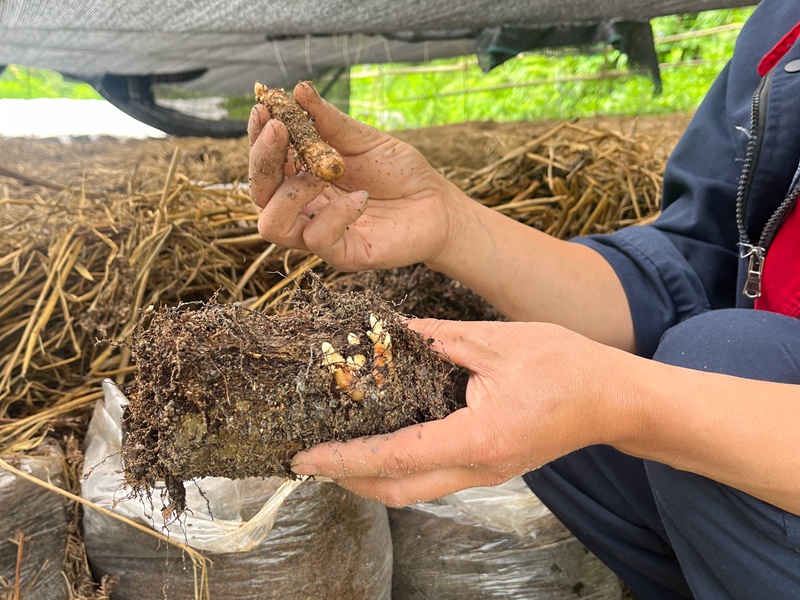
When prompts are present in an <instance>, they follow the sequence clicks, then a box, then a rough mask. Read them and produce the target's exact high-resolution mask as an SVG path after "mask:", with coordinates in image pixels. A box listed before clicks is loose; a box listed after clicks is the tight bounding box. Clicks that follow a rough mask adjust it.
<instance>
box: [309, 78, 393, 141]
mask: <svg viewBox="0 0 800 600" xmlns="http://www.w3.org/2000/svg"><path fill="white" fill-rule="evenodd" d="M294 99H295V100H297V102H298V104H300V105H301V106H302V107H303V108H304V109H305V110H306V111H307V112H308V114H310V115H311V116H312V117H313V118H314V126H315V127H316V129H317V131H318V132H319V134H320V135H321V136H322V139H324V140H325V141H326V142H328V143H329V144H330V145H331V146H333V147H334V148H336V150H338V151H339V152H341V153H342V154H360V153H362V152H366V151H368V150H371V149H372V148H374V147H375V146H376V145H377V144H378V143H379V142H380V140H381V138H382V137H384V138H385V137H386V135H385V134H383V133H381V132H379V131H378V130H377V129H375V128H374V127H370V126H369V125H366V124H365V123H361V122H360V121H356V120H355V119H353V118H352V117H350V116H348V115H346V114H344V113H343V112H341V111H340V110H339V109H338V108H336V107H335V106H334V105H333V104H331V103H330V102H327V101H326V100H324V99H323V98H322V96H320V95H319V93H317V90H316V89H314V86H312V85H311V84H310V83H309V82H307V81H301V82H300V83H298V84H297V85H296V86H295V88H294Z"/></svg>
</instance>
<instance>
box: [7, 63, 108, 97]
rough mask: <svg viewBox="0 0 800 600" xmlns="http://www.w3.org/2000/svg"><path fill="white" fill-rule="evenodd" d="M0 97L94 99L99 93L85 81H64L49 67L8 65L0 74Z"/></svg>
mask: <svg viewBox="0 0 800 600" xmlns="http://www.w3.org/2000/svg"><path fill="white" fill-rule="evenodd" d="M0 98H25V99H29V98H75V99H79V100H86V99H90V100H94V99H97V98H100V95H99V94H98V93H97V92H95V91H94V89H93V88H92V86H90V85H89V84H87V83H73V82H70V81H65V80H64V77H63V76H62V75H61V74H60V73H56V72H55V71H50V70H49V69H37V68H33V67H21V66H17V65H9V66H8V67H6V70H5V71H3V73H2V75H0Z"/></svg>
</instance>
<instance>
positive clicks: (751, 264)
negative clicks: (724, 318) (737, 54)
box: [736, 71, 800, 299]
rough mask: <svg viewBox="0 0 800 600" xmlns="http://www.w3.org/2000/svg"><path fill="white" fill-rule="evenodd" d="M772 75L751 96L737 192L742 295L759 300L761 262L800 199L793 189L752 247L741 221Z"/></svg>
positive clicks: (799, 191) (798, 189)
mask: <svg viewBox="0 0 800 600" xmlns="http://www.w3.org/2000/svg"><path fill="white" fill-rule="evenodd" d="M772 74H773V71H770V72H769V73H767V74H766V75H765V76H764V77H763V78H762V79H761V82H760V83H759V85H758V88H757V89H756V91H755V93H754V94H753V102H752V104H751V107H750V134H749V139H748V142H747V149H746V151H745V156H744V163H743V164H742V174H741V176H740V177H739V187H738V189H737V191H736V225H737V227H738V229H739V257H740V258H746V259H747V260H748V263H747V278H746V279H745V283H744V288H743V289H742V293H743V294H744V295H745V296H746V297H748V298H751V299H755V298H758V297H759V296H761V275H762V273H763V271H764V259H765V258H766V255H767V249H768V248H769V247H770V244H772V240H773V239H775V235H776V234H777V233H778V229H780V227H781V224H782V223H783V221H784V219H785V218H786V215H787V214H788V213H789V210H790V209H791V208H792V206H793V205H794V203H795V200H797V197H798V195H800V185H795V186H793V187H792V189H791V191H790V192H789V194H788V195H787V196H786V198H784V200H783V202H781V204H780V206H778V208H777V209H776V210H775V212H774V213H772V216H771V217H770V218H769V220H768V221H767V223H766V225H764V229H763V230H762V231H761V236H760V237H759V239H758V243H756V244H754V243H753V242H752V240H751V239H750V236H749V235H748V234H747V230H746V229H745V223H744V217H745V214H746V212H747V201H748V199H749V196H750V187H751V185H752V183H753V175H754V172H755V166H756V165H757V164H758V157H759V155H760V154H761V145H762V143H763V141H764V129H765V127H766V122H767V99H768V96H769V87H770V83H771V82H772Z"/></svg>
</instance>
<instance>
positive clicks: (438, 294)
mask: <svg viewBox="0 0 800 600" xmlns="http://www.w3.org/2000/svg"><path fill="white" fill-rule="evenodd" d="M328 288H329V289H333V290H336V291H339V292H369V291H374V290H378V289H379V290H380V295H381V298H383V299H384V300H386V301H387V302H391V303H392V304H393V305H394V306H395V307H396V308H397V310H400V311H402V312H403V313H405V314H408V315H414V316H415V317H419V318H423V319H447V320H450V321H503V320H505V318H504V317H503V315H502V314H500V311H498V310H497V309H496V308H495V307H493V306H492V305H491V304H489V303H488V302H487V301H486V300H484V299H483V298H481V297H480V296H479V295H478V294H476V293H475V292H473V291H472V290H470V289H469V288H468V287H467V286H465V285H463V284H461V283H459V282H458V281H456V280H455V279H451V278H450V277H448V276H447V275H444V274H442V273H439V272H437V271H434V270H432V269H429V268H428V267H426V266H425V265H423V264H418V265H411V266H409V267H399V268H396V269H388V270H385V271H362V272H360V273H349V274H347V275H341V276H339V277H337V278H336V279H334V280H333V281H331V283H330V284H328Z"/></svg>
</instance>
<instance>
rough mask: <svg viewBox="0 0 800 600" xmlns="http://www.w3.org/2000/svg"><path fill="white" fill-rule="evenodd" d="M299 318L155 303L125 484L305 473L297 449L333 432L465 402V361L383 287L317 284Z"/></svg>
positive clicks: (341, 436)
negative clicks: (429, 336)
mask: <svg viewBox="0 0 800 600" xmlns="http://www.w3.org/2000/svg"><path fill="white" fill-rule="evenodd" d="M295 305H296V308H295V309H294V311H293V312H292V313H291V314H290V315H288V316H267V315H265V314H262V313H257V312H253V311H249V310H246V309H244V308H242V307H240V306H238V305H227V304H217V303H214V302H211V303H209V304H203V305H198V304H192V305H182V306H179V307H177V308H170V309H160V310H157V311H156V310H153V311H151V313H150V323H149V326H148V327H147V328H146V329H143V330H142V331H140V333H139V334H138V335H137V337H136V339H135V340H134V343H133V354H134V358H135V359H136V362H137V365H138V373H137V376H136V382H135V389H134V390H132V392H131V393H129V398H130V404H129V405H128V407H127V408H126V410H125V415H124V417H123V432H124V435H123V448H122V456H123V463H124V466H125V482H126V484H127V485H129V486H131V488H132V489H133V490H135V491H136V492H138V493H140V494H145V495H149V494H150V491H149V490H150V489H151V488H152V487H153V486H154V485H155V484H156V482H157V481H164V482H165V484H166V491H167V493H168V495H169V501H170V505H169V506H168V507H167V509H165V510H170V511H174V512H175V513H180V512H182V511H183V509H184V507H185V504H184V494H185V492H184V488H183V483H182V482H183V481H186V480H190V479H193V478H196V477H206V476H219V477H229V478H233V479H235V478H243V477H250V476H271V475H280V476H284V477H293V473H292V472H291V470H290V463H291V458H292V456H294V454H296V453H297V452H299V451H301V450H304V449H306V448H310V447H312V446H314V445H316V444H318V443H320V442H325V441H329V440H335V441H343V440H348V439H352V438H356V437H361V436H367V435H377V434H385V433H389V432H391V431H395V430H397V429H400V428H402V427H406V426H408V425H413V424H415V423H421V422H425V421H431V420H435V419H440V418H443V417H445V416H447V415H448V414H449V413H450V412H452V411H453V410H455V408H456V401H455V392H454V386H453V384H452V381H451V378H450V377H449V374H450V372H451V371H452V369H453V366H452V365H450V364H448V363H447V362H445V361H443V360H442V359H441V357H440V356H439V355H438V354H436V352H434V351H433V350H432V349H431V348H430V346H429V343H428V342H427V341H424V340H422V338H420V336H419V335H418V334H417V333H416V332H414V331H411V330H410V329H408V328H407V327H406V326H405V324H404V323H403V321H402V318H401V316H400V315H399V314H398V313H396V312H395V311H394V310H393V309H392V308H391V306H390V305H388V304H387V303H385V302H383V301H382V300H380V298H379V297H377V296H376V295H374V294H370V295H364V294H359V293H354V292H351V293H345V294H339V293H336V292H332V291H329V290H326V289H324V288H323V287H322V286H321V285H319V284H315V285H314V287H313V289H312V290H311V291H309V292H305V291H303V292H298V294H297V298H296V300H295Z"/></svg>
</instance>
